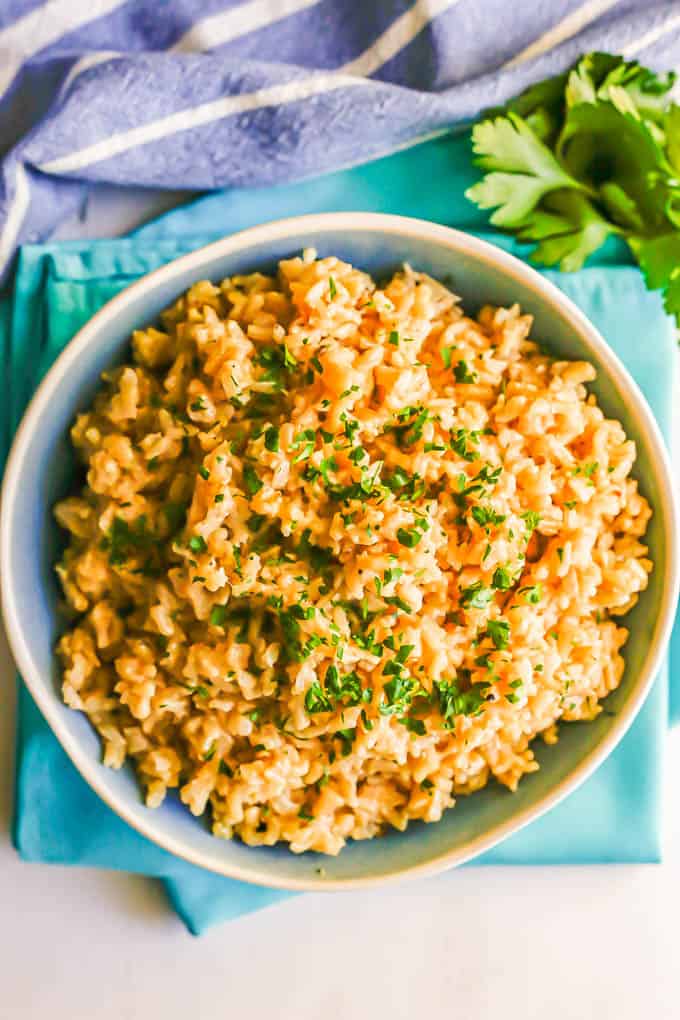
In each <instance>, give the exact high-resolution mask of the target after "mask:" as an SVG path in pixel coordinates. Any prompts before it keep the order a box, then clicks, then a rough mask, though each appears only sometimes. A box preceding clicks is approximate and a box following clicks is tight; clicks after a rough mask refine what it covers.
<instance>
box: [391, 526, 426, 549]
mask: <svg viewBox="0 0 680 1020" xmlns="http://www.w3.org/2000/svg"><path fill="white" fill-rule="evenodd" d="M422 537H423V533H422V531H421V530H420V529H419V528H416V527H413V528H398V529H397V541H398V542H399V545H403V546H406V548H407V549H413V548H414V547H415V546H417V545H418V543H419V542H420V540H421V538H422Z"/></svg>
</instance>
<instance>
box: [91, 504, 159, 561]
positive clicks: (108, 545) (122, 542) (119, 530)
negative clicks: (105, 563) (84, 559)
mask: <svg viewBox="0 0 680 1020" xmlns="http://www.w3.org/2000/svg"><path fill="white" fill-rule="evenodd" d="M154 542H155V539H154V536H153V535H152V534H151V533H150V532H149V531H148V530H147V520H146V514H142V515H141V516H140V517H138V518H137V520H135V521H133V522H132V524H128V522H127V521H125V520H123V518H122V517H114V518H113V523H112V524H111V530H110V531H109V533H108V535H107V536H106V537H105V538H103V539H102V542H101V546H102V548H103V549H106V550H108V553H109V563H111V565H112V566H119V565H120V564H122V563H125V561H126V560H127V559H128V557H129V556H130V555H131V553H133V552H135V551H139V550H144V549H149V548H151V547H152V546H153V544H154Z"/></svg>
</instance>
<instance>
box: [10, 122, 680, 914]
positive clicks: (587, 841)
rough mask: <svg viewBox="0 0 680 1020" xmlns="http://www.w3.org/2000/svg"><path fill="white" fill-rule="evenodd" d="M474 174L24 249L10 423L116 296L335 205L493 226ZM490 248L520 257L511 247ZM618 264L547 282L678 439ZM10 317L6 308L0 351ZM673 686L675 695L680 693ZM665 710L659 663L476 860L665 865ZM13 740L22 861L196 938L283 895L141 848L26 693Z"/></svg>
mask: <svg viewBox="0 0 680 1020" xmlns="http://www.w3.org/2000/svg"><path fill="white" fill-rule="evenodd" d="M472 173H473V172H472V170H471V168H470V165H469V159H468V143H467V139H465V138H458V139H451V138H448V139H440V140H438V141H436V142H430V143H427V144H426V145H422V146H419V147H418V148H416V149H412V150H410V151H409V152H404V153H400V154H397V155H395V156H391V157H389V158H387V159H384V160H380V161H378V162H376V163H373V164H370V165H368V166H364V167H360V168H358V169H354V170H351V171H346V172H342V173H337V174H333V175H332V176H329V177H325V178H321V179H319V180H317V181H313V182H306V183H305V184H304V185H295V186H288V187H279V188H274V189H269V190H267V191H255V190H253V191H240V192H231V193H221V194H217V195H214V196H211V197H209V198H206V199H203V200H201V201H200V202H198V203H194V204H192V205H191V206H186V207H183V208H181V209H178V210H176V211H174V212H173V213H170V214H169V215H167V216H165V217H164V218H163V219H161V220H159V221H157V222H155V223H154V224H150V225H149V226H147V227H145V228H144V229H143V230H141V231H138V232H137V234H136V235H135V236H133V237H132V238H129V239H124V240H116V241H94V242H90V241H88V242H64V243H55V244H51V245H39V246H27V247H25V248H24V249H23V250H22V252H21V258H20V264H19V269H18V274H17V278H16V286H15V295H14V305H13V317H12V324H11V332H10V342H9V345H8V350H7V358H8V361H7V366H8V372H9V381H10V384H11V385H10V389H11V393H12V408H11V424H12V425H13V424H15V423H16V421H17V419H18V416H19V415H20V413H21V409H22V407H23V406H24V404H25V401H26V400H27V399H28V397H29V395H30V392H31V391H32V389H33V388H34V387H35V384H36V382H37V381H38V379H39V378H40V377H41V375H42V374H44V372H45V371H46V370H47V368H48V367H49V365H50V364H51V363H52V361H53V360H54V358H55V357H56V355H57V354H58V353H59V351H60V350H61V349H62V348H63V346H64V344H66V343H67V342H68V340H69V339H70V338H71V337H72V335H73V333H74V332H75V331H76V330H77V329H78V327H79V326H81V325H82V324H83V323H84V322H85V321H86V320H87V319H88V318H90V316H91V315H92V314H93V313H94V312H95V311H96V310H97V309H98V308H99V307H100V306H101V305H102V304H103V303H104V302H105V301H107V300H108V299H109V298H110V297H111V296H113V295H114V294H116V293H117V292H118V291H120V290H122V289H123V288H124V287H126V286H128V284H130V283H131V282H132V281H133V280H135V279H137V278H138V277H139V276H141V275H143V274H144V273H146V272H148V271H150V270H152V269H155V268H157V267H158V266H160V265H163V264H164V263H166V262H168V261H170V260H171V259H173V258H175V257H176V256H177V255H180V254H183V253H184V252H187V251H190V250H192V249H194V248H196V247H198V246H200V245H202V244H205V243H207V242H208V241H210V240H213V239H214V238H215V237H216V236H223V235H224V234H228V233H230V232H233V231H234V230H236V229H240V228H242V227H245V226H249V225H252V224H254V223H259V222H263V221H265V220H268V219H272V218H278V217H282V216H287V215H293V214H296V213H301V212H316V211H325V210H337V209H366V210H369V209H370V210H374V211H376V210H377V211H389V212H398V213H402V214H406V215H411V216H420V217H422V218H425V219H431V220H437V221H439V222H443V223H448V224H451V225H457V226H463V227H464V228H466V229H472V230H475V231H477V232H480V231H483V230H484V226H485V224H484V221H483V220H482V219H481V217H480V216H479V214H478V213H477V212H476V211H475V210H474V209H473V208H472V207H471V206H470V205H469V204H468V203H466V202H465V200H464V199H463V198H462V191H463V189H464V187H465V186H466V184H467V182H468V181H469V180H470V179H471V177H472ZM423 182H426V183H427V187H426V188H425V187H423V186H422V184H423ZM487 236H488V235H487ZM491 237H492V239H493V240H495V241H496V242H497V243H500V244H502V245H503V246H504V247H507V248H512V250H515V251H516V250H517V249H516V248H515V247H514V246H513V245H512V243H511V242H509V241H508V240H507V239H505V238H500V237H498V236H496V235H491ZM622 258H623V253H622V252H621V250H620V249H617V248H616V247H611V248H609V249H608V250H607V251H606V252H605V253H604V256H603V257H602V259H601V261H600V263H599V264H598V265H597V266H594V267H592V268H589V269H586V270H583V271H581V272H579V273H577V274H573V275H561V274H559V273H548V274H547V275H548V276H549V277H550V278H551V279H552V280H553V281H554V282H555V283H556V284H557V285H558V286H559V287H561V289H562V290H564V291H565V293H567V294H568V295H569V296H570V297H571V298H572V299H573V300H574V301H575V302H576V304H578V305H579V306H580V307H581V308H582V309H583V310H584V311H585V312H586V314H587V315H589V316H590V318H591V319H592V320H593V322H594V323H595V324H596V325H597V326H598V327H599V329H600V330H601V331H602V333H603V334H604V336H605V337H606V338H607V340H608V341H609V342H610V344H611V345H612V347H613V348H614V349H615V350H616V351H617V352H618V354H619V355H620V356H621V357H622V359H623V360H624V362H625V363H626V364H627V366H628V368H629V369H630V370H631V372H632V373H633V375H634V376H635V378H636V379H637V380H638V382H639V384H640V385H641V387H642V389H643V391H644V392H645V395H646V396H647V399H648V400H649V402H650V404H651V406H652V408H653V410H654V413H655V414H656V417H657V419H658V421H659V423H660V425H661V427H662V429H663V430H664V432H665V434H666V435H668V434H669V427H670V416H671V397H672V375H673V367H674V358H675V356H676V348H675V337H674V329H673V325H672V323H671V321H670V320H669V319H668V318H667V317H666V316H665V315H664V313H663V310H662V308H661V303H660V301H659V299H658V297H657V295H654V294H650V293H649V292H648V291H646V290H645V288H644V285H643V282H642V279H641V277H640V275H639V273H638V272H637V270H635V269H634V268H632V267H630V266H629V265H625V264H623V263H622ZM2 321H3V320H2V310H1V308H0V340H1V339H2V335H3V328H4V327H3V325H2ZM676 686H677V687H678V690H679V691H680V684H677V685H676ZM677 695H678V692H676V698H677V704H678V705H679V706H680V697H677ZM667 703H668V669H667V667H664V669H663V670H662V671H661V674H660V676H659V678H658V680H657V682H656V684H655V685H654V688H653V690H652V692H651V693H650V696H649V698H648V699H647V701H646V703H645V706H644V708H643V710H642V711H641V712H640V714H639V716H638V717H637V719H636V721H635V723H634V724H633V726H632V727H631V729H630V730H629V732H628V734H627V736H626V737H625V739H624V740H623V741H622V743H621V744H620V745H619V747H618V748H617V750H616V751H615V752H614V754H612V755H611V756H610V757H609V759H608V760H607V761H606V762H605V763H604V764H603V765H602V766H601V767H600V769H598V771H597V772H596V773H595V774H594V775H593V776H592V777H591V778H590V779H589V780H588V781H587V782H586V783H585V784H584V785H583V786H582V787H580V789H579V790H577V791H576V792H575V793H574V794H572V795H571V796H570V797H569V798H568V799H567V800H566V801H564V802H563V803H561V804H560V805H559V806H558V807H556V808H555V809H554V810H553V811H551V812H550V814H549V815H547V816H545V817H544V818H541V819H539V820H538V821H536V822H534V823H533V824H532V825H530V826H529V827H527V828H526V829H525V830H523V831H522V832H520V833H518V834H517V835H515V836H513V837H511V838H510V839H508V840H506V841H505V842H504V843H502V844H501V845H500V846H499V847H497V848H496V849H494V850H493V851H491V852H489V853H487V854H485V855H483V856H482V857H480V858H478V859H477V861H476V862H475V863H483V864H555V863H585V862H610V861H630V862H633V861H637V862H644V861H657V860H658V859H659V854H660V833H659V828H660V788H661V778H662V776H661V766H662V745H663V738H664V733H665V730H666V727H667V724H668V707H667ZM17 744H18V751H17V794H16V805H15V826H14V837H15V843H16V846H17V848H18V850H19V852H20V854H21V855H22V857H23V858H25V859H26V860H33V861H48V862H54V863H62V864H82V865H90V866H92V865H94V866H99V867H106V868H115V869H119V870H125V871H133V872H138V873H144V874H148V875H153V876H157V877H161V878H162V879H163V880H164V882H165V886H166V888H167V891H168V894H169V897H170V899H171V902H172V903H173V905H174V907H175V908H176V910H177V911H178V913H179V914H180V916H181V917H182V918H183V920H184V921H185V923H186V924H187V926H188V927H189V929H190V930H191V931H192V932H194V933H200V932H202V931H204V930H205V929H206V928H207V927H209V926H210V925H212V924H214V923H216V922H218V921H223V920H226V919H229V918H233V917H236V916H238V915H240V914H243V913H247V912H249V911H252V910H256V909H258V908H260V907H262V906H264V905H266V904H269V903H272V902H274V901H276V900H278V899H281V898H283V897H285V896H286V895H288V894H286V893H284V892H280V891H276V890H271V889H262V888H257V887H255V886H248V885H245V884H243V883H239V882H234V881H231V880H229V879H224V878H219V877H217V876H215V875H212V874H210V873H208V872H205V871H203V870H201V869H199V868H196V867H193V866H192V865H189V864H186V863H184V862H183V861H180V860H179V859H177V858H175V857H173V856H171V855H170V854H168V853H166V852H165V851H163V850H160V849H159V848H158V847H156V846H154V845H153V844H151V843H149V842H148V841H147V840H145V839H144V838H143V837H141V836H139V835H138V834H137V833H136V832H135V831H134V830H132V829H131V828H129V827H128V826H127V825H126V824H125V823H124V822H122V821H121V820H120V819H119V818H118V817H117V816H116V815H115V814H114V813H113V812H112V811H111V810H110V809H109V808H108V807H106V805H105V804H104V803H103V802H101V801H100V800H99V798H98V797H97V796H96V795H95V794H94V793H93V792H92V791H91V790H90V788H89V787H88V786H87V785H86V783H85V782H84V781H83V780H82V779H81V777H80V776H79V774H78V773H77V772H76V770H75V768H74V767H73V766H72V765H71V763H70V761H69V760H68V758H67V757H66V755H65V754H64V752H63V751H62V750H61V747H60V746H59V744H58V743H57V741H56V739H55V738H54V737H53V736H52V733H51V731H50V730H49V728H48V726H47V724H46V723H45V722H44V720H43V719H42V716H41V715H40V713H39V712H38V710H37V709H36V708H35V706H34V704H33V702H32V701H31V698H30V696H29V695H28V693H27V692H26V690H25V689H24V688H23V687H22V688H21V691H20V699H19V739H18V742H17Z"/></svg>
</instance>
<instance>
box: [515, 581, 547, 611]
mask: <svg viewBox="0 0 680 1020" xmlns="http://www.w3.org/2000/svg"><path fill="white" fill-rule="evenodd" d="M518 594H519V595H524V598H525V599H526V601H527V602H528V603H529V604H530V605H532V606H536V605H538V603H539V602H540V601H541V595H542V591H541V586H540V584H533V585H527V586H526V587H524V588H520V589H519V592H518Z"/></svg>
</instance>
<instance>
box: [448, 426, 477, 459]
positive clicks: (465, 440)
mask: <svg viewBox="0 0 680 1020" xmlns="http://www.w3.org/2000/svg"><path fill="white" fill-rule="evenodd" d="M478 442H479V433H478V432H471V431H469V430H468V429H455V431H454V432H452V434H451V439H450V441H449V446H450V447H451V449H452V450H453V452H454V453H457V454H458V456H459V457H462V458H463V460H468V461H472V460H478V459H479V451H478V450H472V449H470V446H471V444H476V443H478Z"/></svg>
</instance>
